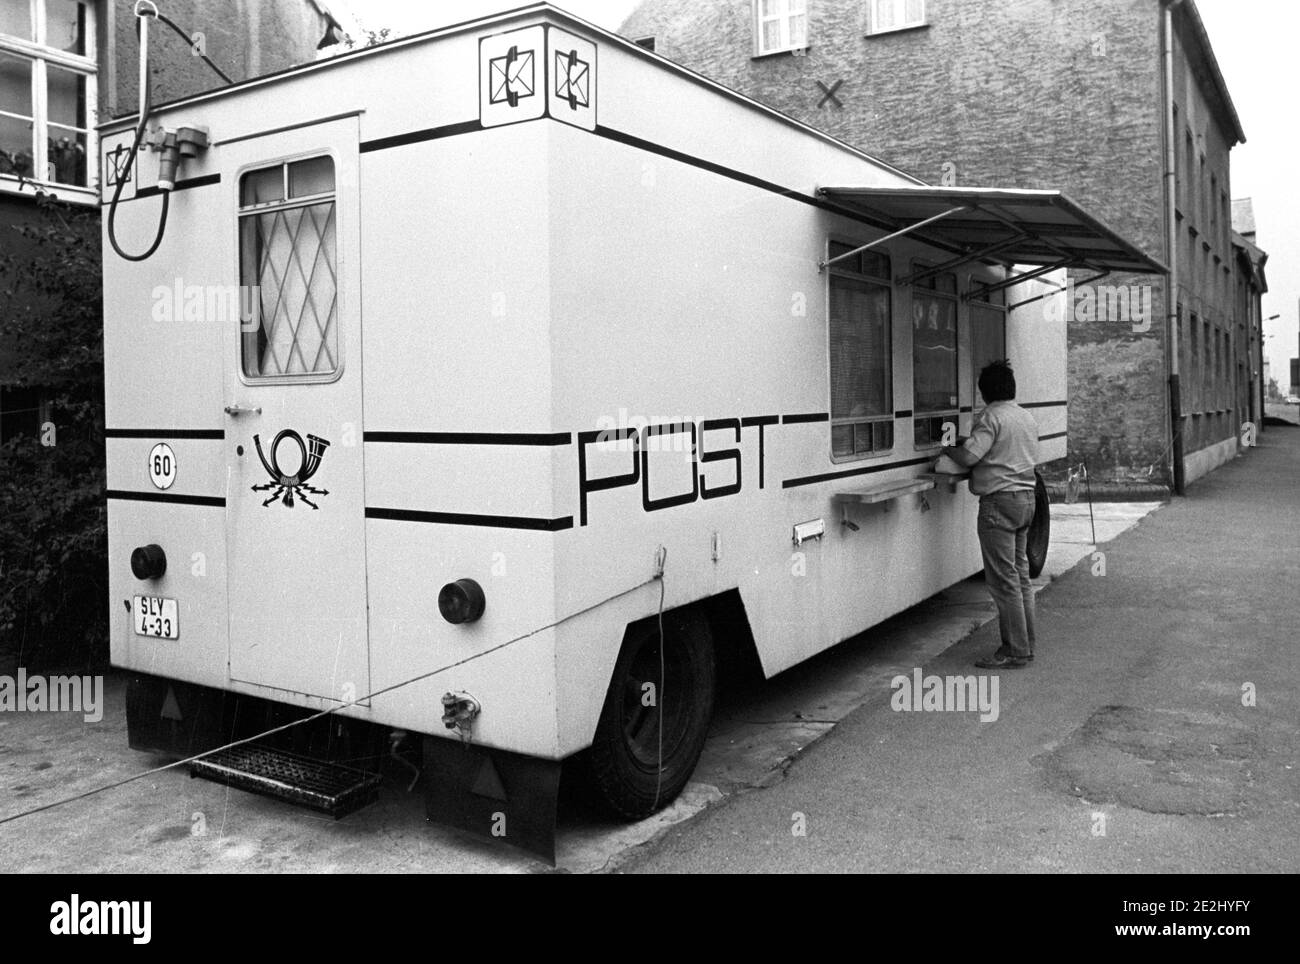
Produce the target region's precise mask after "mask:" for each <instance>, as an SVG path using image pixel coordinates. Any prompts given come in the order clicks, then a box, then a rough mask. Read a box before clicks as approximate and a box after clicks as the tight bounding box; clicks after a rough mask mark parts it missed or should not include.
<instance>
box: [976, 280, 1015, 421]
mask: <svg viewBox="0 0 1300 964" xmlns="http://www.w3.org/2000/svg"><path fill="white" fill-rule="evenodd" d="M979 297H980V300H979V301H975V300H973V299H972V300H971V302H970V348H971V384H972V385H974V386H975V408H976V409H980V408H983V407H984V405H985V404H986V403H985V401H984V396H982V395H981V394H980V388H979V379H980V372H981V371H983V370H984V366H985V365H988V364H990V363H991V362H995V361H1002V360H1003V359H1005V358H1006V357H1007V309H1006V294H1005V292H1003V291H994V292H991V293H989V294H984V295H980V296H979Z"/></svg>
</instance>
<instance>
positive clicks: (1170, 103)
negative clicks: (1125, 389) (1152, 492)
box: [1163, 0, 1191, 495]
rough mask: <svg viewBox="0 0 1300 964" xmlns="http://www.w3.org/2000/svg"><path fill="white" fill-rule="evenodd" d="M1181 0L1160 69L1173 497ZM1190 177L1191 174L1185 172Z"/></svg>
mask: <svg viewBox="0 0 1300 964" xmlns="http://www.w3.org/2000/svg"><path fill="white" fill-rule="evenodd" d="M1182 2H1183V0H1165V5H1164V7H1165V9H1164V31H1163V33H1164V68H1165V71H1164V72H1165V207H1166V211H1165V214H1166V219H1167V224H1166V231H1167V243H1166V252H1167V256H1168V259H1169V281H1168V284H1167V286H1166V291H1165V310H1166V313H1167V315H1168V318H1167V321H1166V324H1165V331H1166V332H1167V335H1166V341H1167V342H1168V343H1169V431H1170V433H1171V436H1172V437H1171V439H1170V445H1169V449H1170V451H1171V452H1172V453H1173V476H1174V494H1175V495H1186V494H1187V479H1186V464H1185V462H1184V452H1183V393H1182V385H1181V384H1180V380H1179V365H1178V355H1179V344H1178V214H1177V207H1178V155H1177V154H1176V153H1175V152H1176V151H1177V150H1178V132H1177V131H1176V130H1174V10H1175V8H1177V7H1179V6H1181V5H1182ZM1188 176H1189V177H1190V176H1191V172H1190V171H1189V172H1188Z"/></svg>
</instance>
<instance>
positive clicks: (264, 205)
mask: <svg viewBox="0 0 1300 964" xmlns="http://www.w3.org/2000/svg"><path fill="white" fill-rule="evenodd" d="M335 245H336V239H335V200H334V161H333V160H332V159H331V158H329V157H312V158H307V159H306V160H301V161H291V162H289V163H285V164H276V165H274V166H272V167H265V168H260V169H258V170H254V171H249V172H247V173H246V174H244V175H243V177H242V178H241V180H240V208H239V259H240V270H239V281H240V284H241V285H242V286H243V297H244V303H245V304H246V305H250V306H251V309H252V310H251V312H250V314H251V316H252V317H250V318H246V319H245V320H244V321H243V337H242V338H241V339H240V366H241V370H242V372H243V374H244V377H245V378H247V379H249V380H257V379H277V380H281V379H295V380H296V379H311V380H315V381H330V380H332V379H333V378H334V377H335V376H337V374H338V372H339V332H338V280H337V273H336V272H337V265H338V256H337V251H336V248H335Z"/></svg>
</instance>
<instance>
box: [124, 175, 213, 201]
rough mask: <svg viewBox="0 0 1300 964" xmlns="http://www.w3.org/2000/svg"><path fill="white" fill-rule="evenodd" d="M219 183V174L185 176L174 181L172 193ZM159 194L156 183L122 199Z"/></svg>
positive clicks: (159, 189)
mask: <svg viewBox="0 0 1300 964" xmlns="http://www.w3.org/2000/svg"><path fill="white" fill-rule="evenodd" d="M220 183H221V175H220V174H204V175H203V176H202V177H187V178H183V179H182V180H179V181H177V182H176V186H175V187H173V188H172V193H173V194H175V193H176V192H177V191H187V190H189V189H190V188H192V187H207V186H208V185H209V184H220ZM160 194H162V188H160V187H159V186H158V185H156V184H150V185H149V186H148V187H142V188H140V190H138V191H136V192H135V194H133V195H131V197H124V198H122V200H123V201H135V200H137V199H138V198H142V197H156V196H158V195H160Z"/></svg>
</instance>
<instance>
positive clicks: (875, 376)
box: [828, 241, 894, 461]
mask: <svg viewBox="0 0 1300 964" xmlns="http://www.w3.org/2000/svg"><path fill="white" fill-rule="evenodd" d="M852 249H853V246H851V245H847V244H840V243H838V242H834V241H833V242H831V244H830V256H831V257H832V258H833V257H837V256H839V255H841V254H845V253H847V252H848V251H851V250H852ZM828 343H829V353H830V392H831V457H832V459H833V460H834V461H843V460H847V459H855V458H865V457H867V456H871V455H879V454H882V453H884V452H887V451H889V450H890V449H892V448H893V447H894V389H893V371H892V368H893V344H892V343H893V338H892V332H891V328H890V264H889V257H888V256H887V255H884V254H881V253H878V252H874V251H865V252H862V253H860V254H857V255H854V256H853V257H851V258H845V259H844V260H843V261H839V262H837V263H836V264H834V265H832V266H831V269H830V332H829V338H828Z"/></svg>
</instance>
